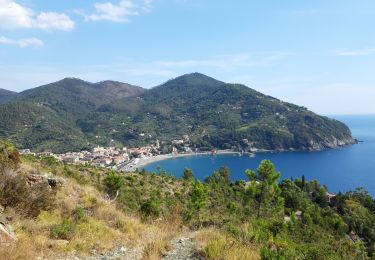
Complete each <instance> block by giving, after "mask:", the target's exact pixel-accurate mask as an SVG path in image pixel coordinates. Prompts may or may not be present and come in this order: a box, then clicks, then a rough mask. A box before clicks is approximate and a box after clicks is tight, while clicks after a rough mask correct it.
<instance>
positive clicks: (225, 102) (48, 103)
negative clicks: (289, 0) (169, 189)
mask: <svg viewBox="0 0 375 260" xmlns="http://www.w3.org/2000/svg"><path fill="white" fill-rule="evenodd" d="M15 103H17V105H15ZM36 105H37V106H38V109H37V108H36V107H35V106H36ZM22 106H25V107H27V106H28V108H25V109H24V110H26V109H30V106H32V107H33V109H31V111H33V115H34V117H32V119H30V120H35V121H33V122H34V123H35V122H40V121H41V118H44V120H47V119H46V118H48V120H47V121H44V122H52V123H50V127H49V128H43V129H41V130H37V129H34V130H32V131H31V130H30V131H31V132H30V131H25V130H24V129H22V128H20V127H19V125H20V124H19V123H20V122H23V121H24V120H26V118H22V116H20V115H15V114H18V113H19V112H17V109H18V111H21V110H22V109H23V108H22V109H21V107H22ZM16 108H17V109H16ZM26 114H27V113H26ZM47 115H48V116H47ZM25 117H26V116H25ZM12 118H14V122H12V124H14V125H17V124H18V125H17V126H16V127H13V128H12V129H10V128H9V127H7V126H6V125H5V123H3V124H1V123H0V137H3V138H9V139H11V140H13V141H14V142H16V144H17V145H18V146H19V147H30V148H34V149H37V150H38V149H39V150H40V149H42V148H47V147H48V148H51V149H54V150H58V151H62V150H72V148H76V147H77V146H80V145H82V144H85V145H82V148H83V147H86V146H92V145H96V144H101V145H109V144H125V145H131V146H133V145H143V144H148V143H150V142H154V141H156V139H159V140H161V141H164V143H168V142H170V140H172V139H181V138H182V136H184V135H188V136H189V139H190V142H191V146H192V147H197V148H200V149H205V150H209V149H212V148H219V149H229V148H241V149H244V150H246V149H250V148H251V149H266V150H320V149H326V148H335V147H338V146H342V145H347V144H352V143H354V142H355V141H354V139H353V138H352V136H351V133H350V130H349V128H348V127H347V126H346V125H344V124H343V123H341V122H339V121H336V120H333V119H329V118H327V117H322V116H319V115H316V114H314V113H313V112H311V111H309V110H307V109H306V108H304V107H300V106H296V105H293V104H290V103H286V102H283V101H280V100H278V99H275V98H273V97H270V96H266V95H264V94H262V93H260V92H257V91H255V90H253V89H251V88H248V87H246V86H244V85H241V84H228V83H224V82H221V81H218V80H216V79H213V78H210V77H208V76H205V75H203V74H200V73H192V74H187V75H183V76H181V77H178V78H175V79H172V80H169V81H167V82H166V83H164V84H162V85H160V86H157V87H154V88H152V89H150V90H146V89H143V88H140V87H136V86H132V85H128V84H124V83H120V82H113V81H104V82H99V83H89V82H85V81H82V80H79V79H72V78H67V79H63V80H61V81H58V82H55V83H51V84H48V85H45V86H41V87H38V88H35V89H30V90H27V91H24V92H21V93H20V94H18V95H17V102H15V101H9V102H8V103H7V104H3V105H2V106H0V120H1V119H9V120H10V119H12ZM34 125H36V124H34ZM55 126H56V127H55ZM64 129H65V130H66V129H70V130H69V132H65V130H64ZM56 132H59V133H60V134H62V137H59V138H58V137H57V136H56ZM46 133H48V134H46ZM45 135H47V136H45ZM35 136H38V138H35ZM47 137H48V138H47ZM75 139H76V140H77V142H76V145H75V146H71V145H70V143H71V141H69V140H75ZM30 140H35V142H34V141H30Z"/></svg>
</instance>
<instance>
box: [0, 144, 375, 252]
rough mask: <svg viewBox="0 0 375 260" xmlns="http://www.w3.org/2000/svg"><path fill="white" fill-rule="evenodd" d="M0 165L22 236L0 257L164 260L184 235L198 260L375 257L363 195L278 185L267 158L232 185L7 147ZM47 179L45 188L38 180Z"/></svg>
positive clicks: (4, 196) (11, 215)
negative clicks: (68, 161) (111, 255)
mask: <svg viewBox="0 0 375 260" xmlns="http://www.w3.org/2000/svg"><path fill="white" fill-rule="evenodd" d="M0 165H1V168H0V187H1V192H0V204H1V205H2V206H3V207H4V208H5V210H4V212H3V213H0V215H1V214H2V215H4V217H6V218H7V219H8V220H9V222H10V224H11V225H12V226H13V228H14V230H15V234H16V236H17V238H18V240H17V241H13V242H12V243H11V244H10V245H9V244H8V245H7V246H4V245H3V244H1V245H0V259H31V258H36V257H40V256H41V257H45V258H48V259H65V258H66V257H67V256H79V257H84V256H88V255H91V256H92V257H94V256H95V255H96V254H99V253H102V254H104V255H106V254H107V253H108V252H113V250H116V248H118V247H119V246H120V247H121V250H120V251H121V252H123V253H122V255H121V257H122V258H124V259H160V258H162V257H163V255H166V254H168V252H169V251H170V250H172V247H173V245H174V242H173V241H175V239H176V238H178V237H181V236H187V234H189V236H191V237H192V239H193V240H192V241H193V244H194V246H195V250H196V254H195V256H194V257H195V258H193V259H199V257H200V258H205V259H367V258H374V252H375V248H374V242H375V229H374V227H375V201H374V200H373V198H371V197H370V196H369V195H368V194H367V192H366V191H364V190H362V189H357V190H355V191H353V192H347V193H345V194H338V195H337V196H336V197H335V198H333V199H331V200H330V201H329V200H328V196H327V193H326V192H327V190H326V188H325V187H324V186H322V185H320V184H319V183H318V182H317V181H311V182H308V181H305V179H304V177H303V176H302V177H301V178H300V179H296V180H289V179H286V180H283V181H281V182H279V181H280V178H281V176H280V173H278V172H277V171H276V169H275V166H274V165H273V164H272V162H270V161H263V162H262V163H261V164H260V165H259V167H258V169H254V170H247V171H246V173H244V180H246V181H237V182H231V181H230V170H229V169H227V168H226V167H221V168H220V169H218V171H217V172H214V173H213V174H212V175H211V176H209V177H208V178H207V179H206V180H204V181H203V182H201V181H198V180H195V179H194V173H193V172H192V171H191V170H189V169H186V170H185V172H184V175H183V176H184V177H183V179H176V178H175V177H173V176H169V175H167V174H166V172H164V171H163V170H162V169H160V170H159V171H158V172H154V173H146V172H145V171H140V172H136V173H117V172H114V171H109V170H107V169H103V168H94V167H91V166H85V165H79V166H77V165H64V164H61V163H59V162H57V161H56V160H54V158H52V157H35V156H23V157H21V158H20V157H19V155H18V152H17V150H16V149H15V148H14V146H12V145H10V144H8V143H6V142H1V143H0ZM45 173H48V174H47V175H45ZM42 176H48V182H46V181H36V180H38V179H39V178H41V180H44V179H43V177H42ZM52 180H53V181H52ZM0 217H1V216H0ZM181 241H184V240H181ZM181 244H182V245H185V244H183V243H182V242H181ZM94 259H97V258H94ZM98 259H99V258H98Z"/></svg>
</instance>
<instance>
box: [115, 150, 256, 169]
mask: <svg viewBox="0 0 375 260" xmlns="http://www.w3.org/2000/svg"><path fill="white" fill-rule="evenodd" d="M238 153H239V152H236V151H233V150H218V151H216V152H215V153H214V154H213V153H212V152H192V153H180V154H171V153H169V154H159V155H156V156H152V157H145V158H136V159H133V160H131V161H130V162H129V163H128V164H126V165H124V166H123V167H121V168H120V169H119V170H120V171H127V172H134V171H135V170H136V169H140V168H142V167H145V166H147V165H149V164H151V163H155V162H159V161H164V160H168V159H174V158H180V157H188V156H200V155H218V154H238ZM244 154H249V155H253V154H254V153H244Z"/></svg>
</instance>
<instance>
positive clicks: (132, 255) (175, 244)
mask: <svg viewBox="0 0 375 260" xmlns="http://www.w3.org/2000/svg"><path fill="white" fill-rule="evenodd" d="M194 236H195V233H187V234H184V235H183V236H179V237H176V238H174V239H172V240H171V243H170V244H171V250H170V251H167V252H164V254H163V256H162V257H161V259H162V260H203V259H205V258H204V257H203V256H202V254H201V251H200V250H199V249H198V248H197V247H196V245H195V243H194ZM142 255H143V251H142V249H141V248H128V247H126V246H119V247H117V248H115V249H114V250H112V251H109V252H105V253H101V254H99V253H97V252H96V251H95V250H93V251H92V252H91V255H90V256H86V257H78V256H75V255H68V256H62V257H59V258H58V260H137V259H142Z"/></svg>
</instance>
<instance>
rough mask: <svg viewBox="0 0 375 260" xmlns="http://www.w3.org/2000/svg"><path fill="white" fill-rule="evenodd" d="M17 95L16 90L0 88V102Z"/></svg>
mask: <svg viewBox="0 0 375 260" xmlns="http://www.w3.org/2000/svg"><path fill="white" fill-rule="evenodd" d="M16 96H17V92H13V91H9V90H6V89H2V88H0V104H3V103H6V102H8V101H10V100H12V99H14V98H15V97H16Z"/></svg>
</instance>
